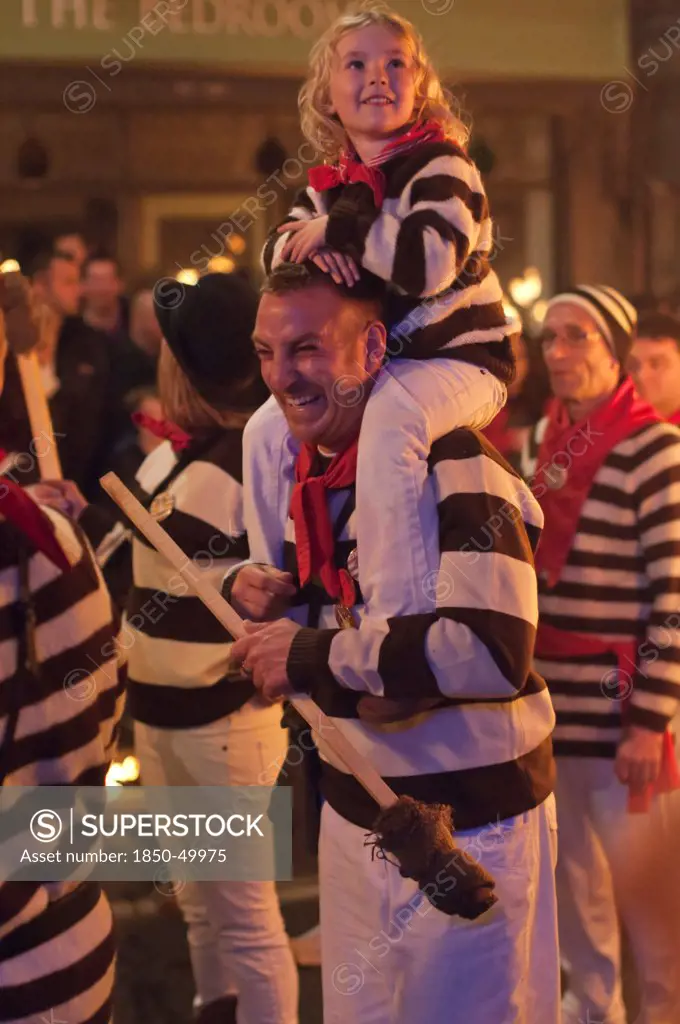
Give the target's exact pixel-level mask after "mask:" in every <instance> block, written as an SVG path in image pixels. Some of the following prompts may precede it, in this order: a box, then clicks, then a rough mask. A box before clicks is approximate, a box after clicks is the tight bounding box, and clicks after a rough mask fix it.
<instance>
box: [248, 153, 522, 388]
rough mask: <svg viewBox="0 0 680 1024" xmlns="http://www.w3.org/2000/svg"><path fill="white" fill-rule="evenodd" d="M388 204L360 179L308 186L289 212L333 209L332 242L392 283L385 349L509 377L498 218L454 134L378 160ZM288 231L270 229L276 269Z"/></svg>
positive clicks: (304, 215) (267, 257)
mask: <svg viewBox="0 0 680 1024" xmlns="http://www.w3.org/2000/svg"><path fill="white" fill-rule="evenodd" d="M380 169H381V171H383V173H384V175H385V179H386V193H385V199H384V202H383V205H382V208H381V209H377V208H376V207H375V204H374V200H373V195H372V191H371V189H370V187H369V186H368V185H366V184H365V183H363V182H355V183H352V184H349V185H339V186H337V187H336V188H332V189H329V190H328V191H324V192H317V191H316V190H315V189H313V188H312V187H311V186H309V187H307V188H306V189H303V190H302V191H301V192H300V193H299V194H298V195H297V196H296V198H295V201H294V204H293V206H292V208H291V210H290V212H289V214H288V216H287V218H286V220H311V219H312V218H313V217H319V216H322V215H324V214H328V229H327V232H326V244H327V245H329V246H330V247H332V248H334V249H337V250H339V251H341V252H344V253H347V254H348V255H350V256H352V257H354V259H355V260H356V262H357V265H360V266H362V267H363V268H364V269H365V270H368V271H369V272H371V273H372V274H375V275H376V276H377V277H379V278H382V280H384V281H389V282H391V284H392V286H393V287H392V289H391V293H390V299H389V302H388V311H387V321H388V322H389V325H390V328H391V331H390V340H389V342H388V354H389V355H390V356H392V357H397V358H398V357H404V358H408V359H431V358H433V357H450V358H453V359H461V360H463V361H465V362H470V363H474V364H476V365H479V366H483V367H485V368H486V369H488V370H490V371H491V372H492V373H494V374H495V375H496V376H497V377H498V378H499V379H500V380H502V381H504V382H505V383H507V382H508V381H509V380H511V379H512V372H513V370H512V368H513V361H512V357H511V354H510V352H509V348H508V345H507V338H508V337H509V336H510V335H511V334H513V333H515V332H516V330H517V328H516V325H515V324H514V322H509V321H506V318H505V314H504V311H503V301H502V300H503V292H502V289H501V286H500V283H499V280H498V277H497V275H496V273H495V271H494V270H493V268H492V266H491V260H492V259H493V252H494V238H493V224H492V221H491V217H490V215H489V205H488V202H487V198H486V194H485V191H484V185H483V183H482V180H481V176H480V174H479V171H478V170H477V168H476V167H475V165H474V163H473V162H472V161H471V160H470V158H469V157H468V156H467V155H466V154H465V153H464V152H463V150H462V149H460V148H459V147H458V146H457V145H456V144H455V143H454V142H452V141H443V142H425V143H423V144H421V145H420V146H418V147H417V148H415V149H414V150H412V151H411V152H409V153H406V154H403V153H402V154H401V155H396V156H394V157H393V158H392V159H391V160H388V161H387V162H386V163H384V164H382V165H381V168H380ZM289 237H290V235H289V234H288V233H284V234H282V235H281V234H277V233H276V231H274V232H272V234H271V235H270V236H269V239H268V242H267V244H266V246H265V249H264V252H263V257H262V262H263V267H264V270H265V273H267V274H269V273H270V271H271V270H272V268H273V267H275V266H276V264H277V263H278V262H280V254H281V250H282V248H283V246H284V245H285V243H286V241H287V240H288V238H289Z"/></svg>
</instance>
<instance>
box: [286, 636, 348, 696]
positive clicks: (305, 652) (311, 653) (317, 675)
mask: <svg viewBox="0 0 680 1024" xmlns="http://www.w3.org/2000/svg"><path fill="white" fill-rule="evenodd" d="M339 632H340V630H339V629H308V628H307V627H303V628H302V629H300V630H298V632H297V633H296V634H295V636H294V637H293V643H292V644H291V648H290V651H289V652H288V661H287V663H286V670H287V672H288V678H289V679H290V683H291V686H292V687H293V689H294V690H297V691H298V693H309V694H311V695H312V696H313V695H314V691H315V690H316V689H317V688H318V687H319V686H320V685H321V684H322V683H323V682H331V683H332V684H335V685H337V684H336V683H335V676H334V675H333V673H332V672H331V670H330V668H329V667H328V659H329V657H330V651H331V644H332V642H333V637H334V636H335V635H336V634H337V633H339Z"/></svg>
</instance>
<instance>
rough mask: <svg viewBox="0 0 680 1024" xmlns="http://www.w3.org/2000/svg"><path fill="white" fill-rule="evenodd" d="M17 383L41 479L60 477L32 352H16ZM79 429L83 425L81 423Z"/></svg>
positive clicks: (44, 401)
mask: <svg viewBox="0 0 680 1024" xmlns="http://www.w3.org/2000/svg"><path fill="white" fill-rule="evenodd" d="M17 365H18V367H19V374H20V376H21V386H22V388H23V391H24V398H25V399H26V408H27V410H28V419H29V422H30V424H31V437H32V439H33V442H34V445H35V449H36V456H37V460H38V469H39V472H40V479H41V480H61V462H60V461H59V451H58V449H57V442H56V440H55V438H54V429H53V427H52V417H51V416H50V409H49V406H48V404H47V399H46V397H45V389H44V388H43V384H42V377H41V374H40V365H39V363H38V357H37V355H36V354H35V352H34V351H31V352H24V353H23V354H22V355H17ZM83 429H84V430H85V429H87V426H86V425H85V424H83Z"/></svg>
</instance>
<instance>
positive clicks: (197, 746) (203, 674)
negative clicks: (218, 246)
mask: <svg viewBox="0 0 680 1024" xmlns="http://www.w3.org/2000/svg"><path fill="white" fill-rule="evenodd" d="M172 287H173V288H175V287H177V286H176V285H175V283H174V282H173V283H172ZM170 288H171V286H170V284H168V294H169V295H170V294H172V295H173V296H174V293H171V292H170ZM164 294H165V289H164V286H157V288H156V303H157V305H156V308H157V316H158V319H159V322H160V324H161V327H162V330H163V335H164V343H163V346H162V350H161V359H160V369H159V391H160V396H161V402H162V405H163V410H164V413H165V415H166V416H167V417H169V419H170V421H172V426H170V425H169V424H165V425H160V424H158V425H155V424H153V423H151V422H150V421H149V420H146V421H145V422H146V425H147V426H148V427H152V428H153V429H156V430H159V431H164V432H165V433H166V436H168V437H169V439H168V440H166V441H165V442H164V443H163V444H161V445H160V446H159V447H158V448H156V449H155V450H154V451H153V452H152V453H151V454H150V455H149V456H148V457H147V459H146V460H145V462H144V463H143V465H142V466H141V467H140V469H139V471H138V473H137V484H138V486H139V490H140V492H141V494H140V497H141V499H142V500H143V501H144V502H145V504H146V505H147V506H148V507H149V508H150V510H151V513H152V514H153V515H154V516H155V517H156V518H157V519H159V520H160V521H162V525H163V528H164V529H165V530H166V531H167V532H168V533H169V535H170V536H171V537H172V538H173V539H174V540H175V541H176V542H177V543H178V544H179V545H180V547H181V548H182V549H183V551H184V552H185V553H186V554H187V555H188V556H189V557H190V558H192V559H193V560H194V562H195V563H196V565H197V566H198V567H199V569H200V570H201V571H202V573H203V574H204V575H205V576H206V577H207V578H208V580H210V581H213V582H215V584H216V585H219V581H221V579H222V578H223V576H224V574H225V572H226V571H227V570H228V569H229V568H230V567H231V566H233V565H235V564H236V563H237V562H239V561H240V560H242V559H243V558H245V557H247V556H248V543H247V538H246V535H245V530H244V522H243V507H242V468H241V467H242V451H241V448H242V435H243V428H244V426H245V423H246V421H247V420H248V417H249V415H250V413H251V412H252V410H253V409H254V408H256V406H257V405H258V403H259V402H261V401H262V398H263V385H262V382H261V379H260V374H259V370H258V366H257V361H256V359H255V355H254V352H253V347H252V341H251V334H252V330H253V325H254V321H255V311H256V307H257V297H256V295H255V294H254V292H253V291H252V289H250V287H249V286H247V285H246V283H245V282H244V281H243V280H241V279H240V278H238V277H236V276H232V275H225V274H208V275H206V276H205V277H203V278H202V279H201V280H200V282H199V283H198V284H197V285H196V286H194V287H188V288H187V290H186V294H185V296H184V298H183V300H182V302H181V303H180V304H179V305H177V306H176V307H175V308H163V307H162V306H161V305H160V304H159V303H160V301H161V300H162V298H163V295H164ZM81 522H82V523H83V525H84V527H85V528H86V529H87V530H88V531H89V532H90V535H91V537H92V538H93V541H94V542H95V543H96V545H97V551H98V553H99V555H100V557H101V559H102V560H103V561H106V559H107V558H111V557H112V553H113V552H114V551H115V550H116V547H117V545H120V544H121V543H122V542H124V540H125V536H126V531H125V528H124V527H123V525H122V524H116V525H115V527H114V528H113V529H111V524H110V523H109V522H108V520H107V518H106V517H105V516H103V515H102V514H101V513H100V511H99V510H97V509H95V508H93V507H92V506H90V507H89V508H87V509H86V510H85V511H84V512H83V513H82V518H81ZM132 570H133V585H132V589H131V592H130V596H129V599H128V602H127V608H126V622H125V626H124V630H123V636H122V642H123V645H124V646H125V647H127V648H128V655H129V673H130V683H129V700H128V709H129V711H130V714H131V716H132V717H133V719H134V720H135V744H136V750H137V753H138V755H139V758H140V764H141V773H142V780H143V782H144V783H145V784H147V785H171V786H172V785H175V786H194V785H203V786H228V785H234V786H242V785H243V786H245V785H273V784H274V783H275V781H276V777H277V775H278V771H279V769H280V767H281V765H282V763H283V761H284V760H285V756H286V751H287V734H286V731H285V730H284V729H283V728H281V705H280V703H274V704H264V703H262V702H261V701H260V700H259V699H258V698H257V697H256V696H255V690H254V688H253V685H252V683H251V682H249V681H248V680H247V679H244V678H243V677H242V676H240V677H239V674H238V673H234V672H233V671H230V667H229V662H230V652H231V637H230V636H229V634H228V633H226V632H225V630H224V629H223V627H222V626H221V625H220V624H219V623H218V622H217V620H216V619H215V618H214V616H213V615H212V614H211V613H210V612H209V611H208V609H207V608H205V607H204V605H203V604H202V602H201V601H200V600H199V599H198V598H196V597H194V596H193V595H191V594H189V593H187V587H186V584H184V582H183V581H182V580H181V578H180V577H178V576H177V574H176V573H175V572H174V570H173V569H172V567H171V566H170V565H169V563H167V562H166V560H165V559H164V558H163V557H162V556H161V555H159V554H158V553H157V552H156V551H155V550H154V549H153V548H152V547H150V546H149V544H148V543H147V541H146V539H145V538H144V537H142V536H141V535H139V534H137V533H135V534H134V537H133V539H132ZM177 898H178V902H179V904H180V907H181V909H182V913H183V915H184V918H185V921H186V923H187V927H188V940H189V948H190V954H191V960H192V967H193V973H194V980H195V983H196V989H197V999H196V1008H197V1011H198V1020H199V1021H200V1022H201V1024H212V1022H219V1024H226V1022H227V1021H229V1020H232V1019H234V1018H232V1014H233V1012H234V1001H233V998H232V995H231V994H232V993H233V992H234V990H236V991H237V993H238V1015H239V1016H238V1019H239V1021H240V1022H243V1024H296V1022H297V972H296V969H295V965H294V962H293V958H292V954H291V951H290V946H289V942H288V937H287V935H286V932H285V928H284V925H283V920H282V918H281V913H280V910H279V906H278V901H277V896H276V890H275V886H274V883H273V882H229V881H221V882H202V883H190V884H188V885H186V886H185V887H184V888H183V889H182V890H181V892H179V894H178V897H177Z"/></svg>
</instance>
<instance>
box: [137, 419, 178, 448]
mask: <svg viewBox="0 0 680 1024" xmlns="http://www.w3.org/2000/svg"><path fill="white" fill-rule="evenodd" d="M132 422H133V423H134V425H135V426H136V427H142V428H143V429H144V430H148V431H149V433H150V434H154V435H155V436H156V437H162V438H163V439H164V440H167V441H169V442H170V444H171V445H172V450H173V451H174V452H181V451H183V450H184V449H185V448H188V447H189V445H190V444H191V436H190V435H189V434H187V433H185V432H184V431H183V430H182V428H181V427H178V426H177V424H175V423H171V422H170V420H156V419H154V418H153V416H147V414H146V413H145V412H135V413H133V414H132Z"/></svg>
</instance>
